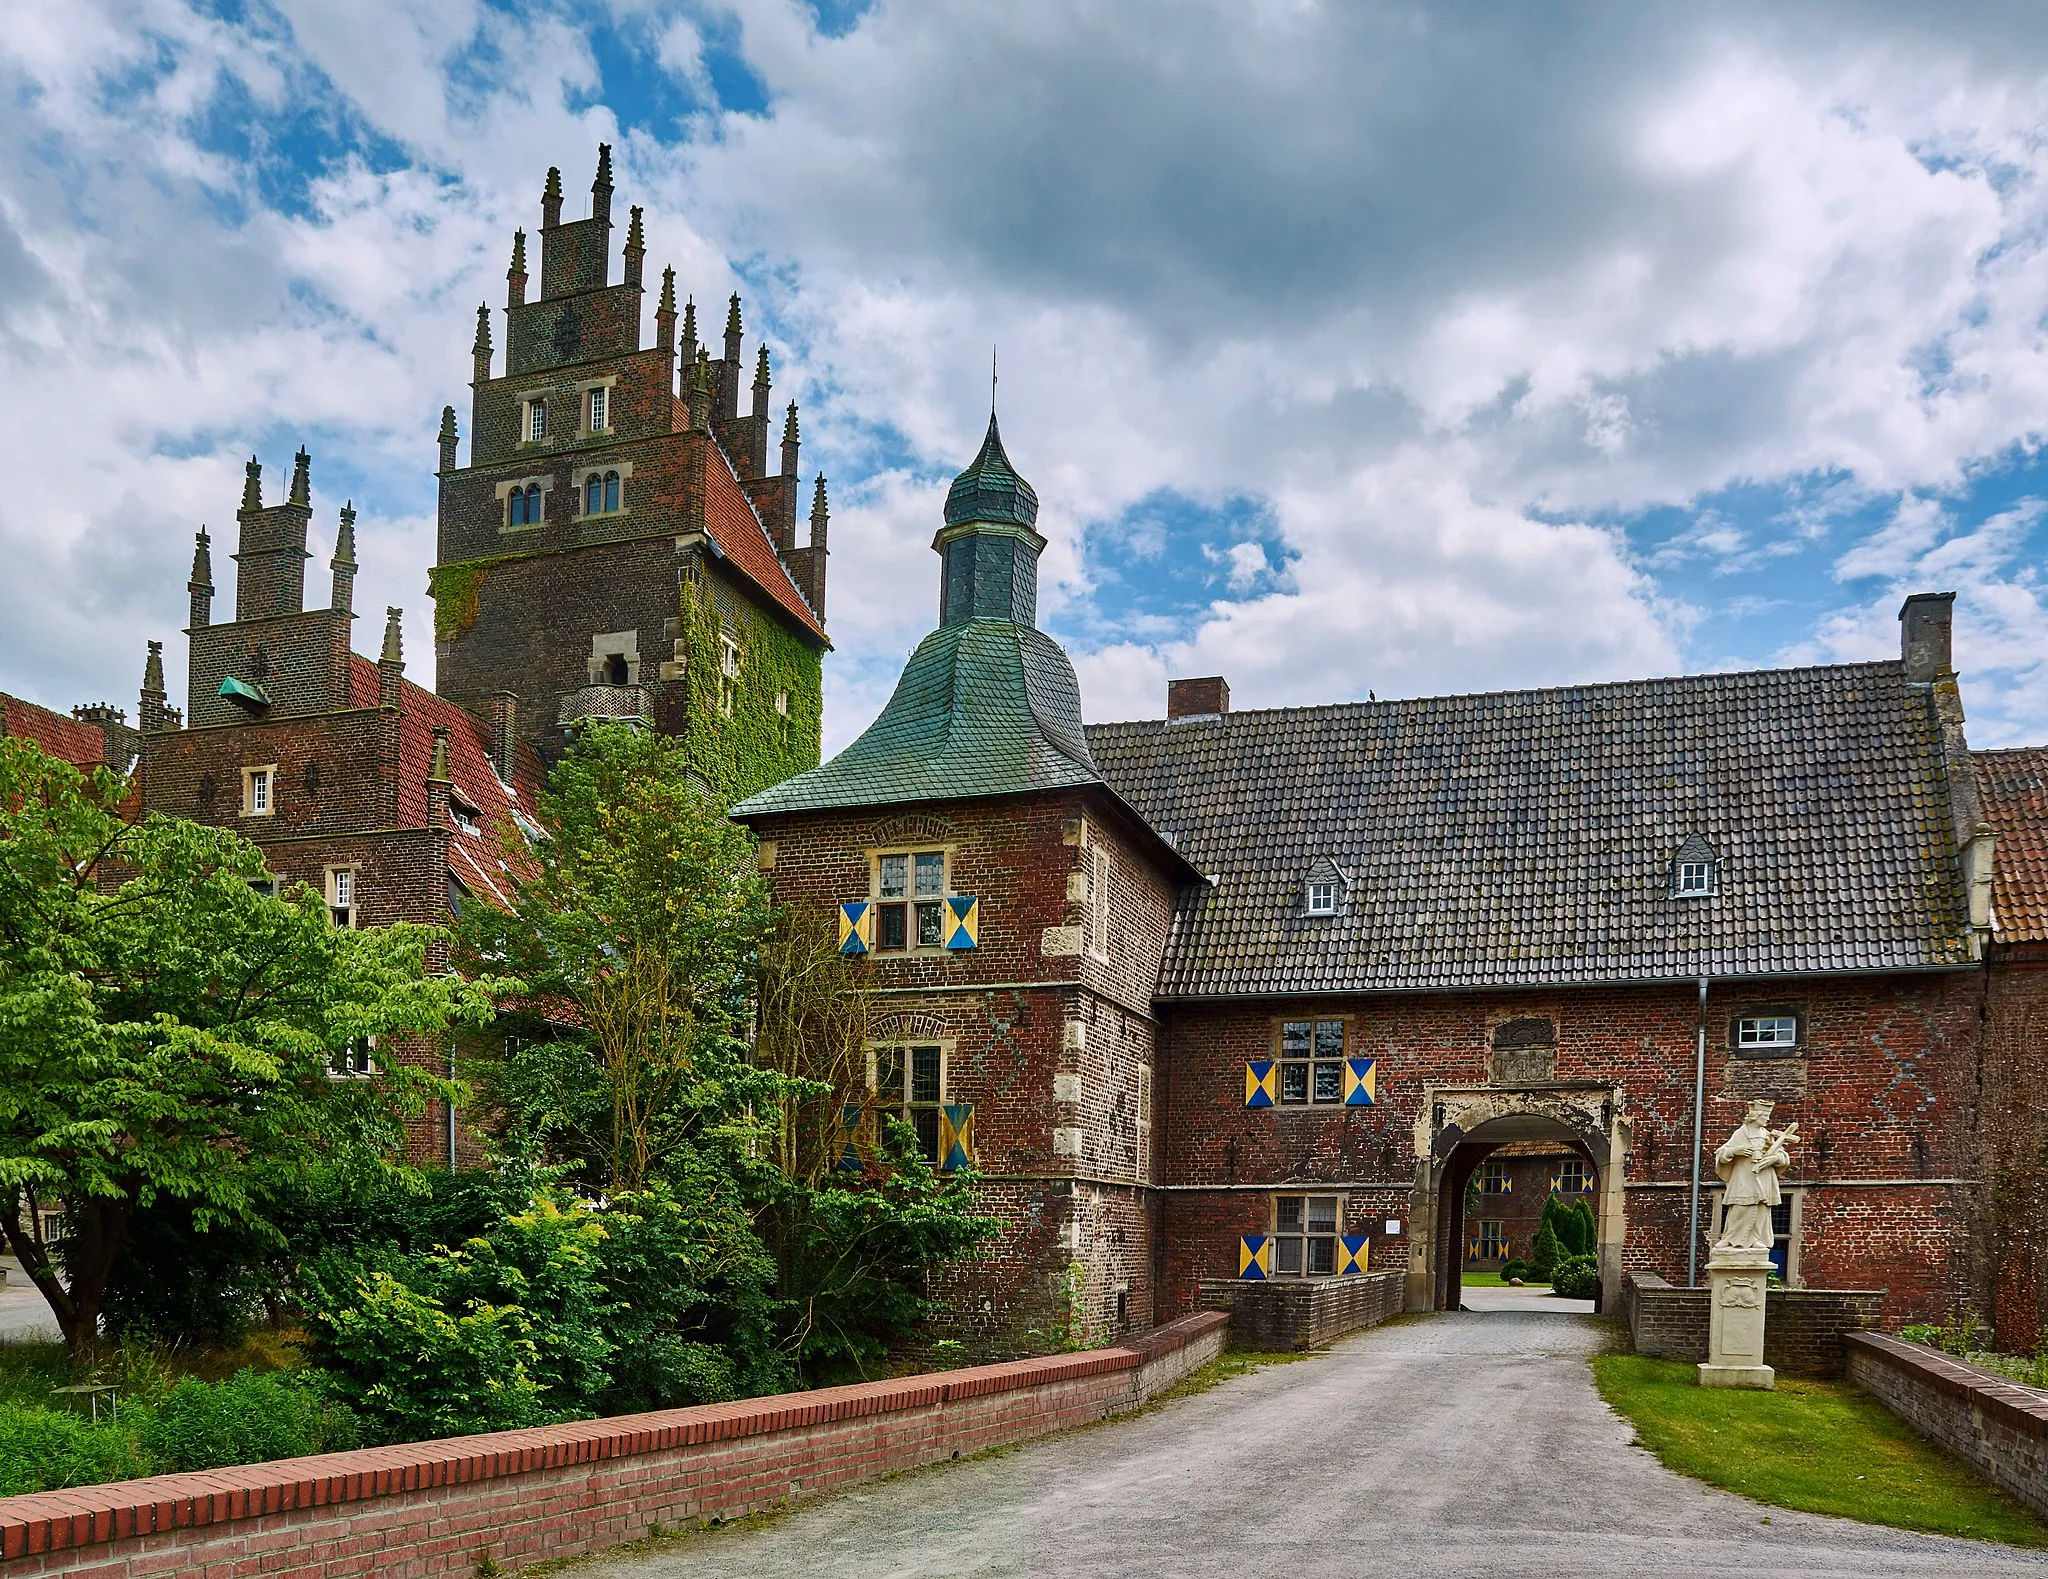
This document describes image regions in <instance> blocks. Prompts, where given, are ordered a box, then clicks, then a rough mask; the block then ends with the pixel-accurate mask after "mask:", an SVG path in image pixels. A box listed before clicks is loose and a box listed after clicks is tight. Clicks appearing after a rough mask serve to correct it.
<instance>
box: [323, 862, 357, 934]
mask: <svg viewBox="0 0 2048 1579" xmlns="http://www.w3.org/2000/svg"><path fill="white" fill-rule="evenodd" d="M327 919H328V920H330V921H332V922H333V923H334V924H335V925H336V926H338V927H352V926H354V925H355V924H356V874H355V868H354V867H350V866H335V867H329V868H328V871H327Z"/></svg>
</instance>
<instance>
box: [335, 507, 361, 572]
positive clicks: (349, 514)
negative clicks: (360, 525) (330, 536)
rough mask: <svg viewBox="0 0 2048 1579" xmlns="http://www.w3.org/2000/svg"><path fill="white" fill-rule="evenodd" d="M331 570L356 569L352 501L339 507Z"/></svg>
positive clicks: (353, 508)
mask: <svg viewBox="0 0 2048 1579" xmlns="http://www.w3.org/2000/svg"><path fill="white" fill-rule="evenodd" d="M333 568H335V569H337V570H340V569H348V570H353V569H355V568H356V502H355V500H353V499H351V500H349V501H348V503H347V504H345V505H343V506H342V507H341V526H340V528H339V530H337V531H336V532H335V534H334V560H333Z"/></svg>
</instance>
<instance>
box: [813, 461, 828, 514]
mask: <svg viewBox="0 0 2048 1579" xmlns="http://www.w3.org/2000/svg"><path fill="white" fill-rule="evenodd" d="M826 510H827V506H826V503H825V474H824V473H823V472H819V473H818V485H817V486H816V487H815V488H813V489H812V490H811V519H812V520H813V521H815V520H817V519H818V517H819V516H821V515H823V514H825V513H826Z"/></svg>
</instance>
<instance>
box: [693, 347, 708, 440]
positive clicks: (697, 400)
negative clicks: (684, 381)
mask: <svg viewBox="0 0 2048 1579" xmlns="http://www.w3.org/2000/svg"><path fill="white" fill-rule="evenodd" d="M690 431H691V432H692V433H709V432H710V431H711V353H710V352H709V351H708V350H706V349H705V348H704V347H703V346H701V345H700V346H698V347H697V365H696V367H695V368H693V369H692V370H691V373H690Z"/></svg>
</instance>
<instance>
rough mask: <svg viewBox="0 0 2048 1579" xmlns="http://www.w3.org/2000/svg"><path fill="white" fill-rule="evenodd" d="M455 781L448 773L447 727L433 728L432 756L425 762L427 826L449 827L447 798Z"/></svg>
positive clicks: (436, 726) (439, 725)
mask: <svg viewBox="0 0 2048 1579" xmlns="http://www.w3.org/2000/svg"><path fill="white" fill-rule="evenodd" d="M454 788H455V780H454V778H453V776H452V775H451V774H450V773H449V771H448V726H447V725H446V724H436V725H435V726H434V754H433V756H432V757H431V758H429V759H428V761H427V826H428V827H429V828H445V827H447V826H448V825H449V817H448V797H449V792H450V791H451V790H453V789H454Z"/></svg>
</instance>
